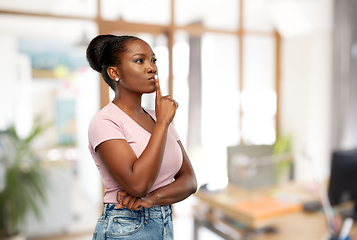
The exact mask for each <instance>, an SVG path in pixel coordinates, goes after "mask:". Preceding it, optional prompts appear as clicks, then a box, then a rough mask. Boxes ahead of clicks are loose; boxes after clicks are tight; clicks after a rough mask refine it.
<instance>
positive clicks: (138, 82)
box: [118, 40, 157, 93]
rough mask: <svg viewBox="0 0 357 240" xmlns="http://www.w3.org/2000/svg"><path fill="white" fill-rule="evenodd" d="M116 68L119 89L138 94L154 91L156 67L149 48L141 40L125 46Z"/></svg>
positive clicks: (153, 56)
mask: <svg viewBox="0 0 357 240" xmlns="http://www.w3.org/2000/svg"><path fill="white" fill-rule="evenodd" d="M126 48H127V51H125V52H124V53H122V56H121V64H120V66H119V67H118V69H119V75H120V82H119V84H120V85H121V87H124V88H126V89H127V90H129V91H133V92H138V93H151V92H154V91H155V90H156V87H155V75H157V66H156V58H155V54H154V52H153V51H152V49H151V47H150V46H149V45H148V44H147V43H146V42H144V41H142V40H134V41H131V42H128V43H127V45H126Z"/></svg>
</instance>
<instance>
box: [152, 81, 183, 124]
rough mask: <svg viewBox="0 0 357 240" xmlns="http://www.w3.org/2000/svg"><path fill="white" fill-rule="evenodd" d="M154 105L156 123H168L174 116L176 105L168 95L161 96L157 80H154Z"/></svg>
mask: <svg viewBox="0 0 357 240" xmlns="http://www.w3.org/2000/svg"><path fill="white" fill-rule="evenodd" d="M155 85H156V103H155V112H156V118H157V122H161V121H162V122H167V123H170V122H171V121H172V120H173V118H174V117H175V114H176V109H177V108H178V103H177V102H176V101H175V100H173V99H172V98H171V96H170V95H167V96H162V93H161V88H160V83H159V78H157V79H156V82H155Z"/></svg>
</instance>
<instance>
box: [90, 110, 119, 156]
mask: <svg viewBox="0 0 357 240" xmlns="http://www.w3.org/2000/svg"><path fill="white" fill-rule="evenodd" d="M88 139H89V143H90V144H91V146H92V148H93V150H95V149H96V147H97V146H98V145H99V144H101V143H102V142H105V141H107V140H111V139H125V140H126V138H125V135H124V130H123V127H122V125H120V124H118V123H115V122H114V121H113V120H112V119H110V118H109V117H107V116H105V115H96V116H94V117H93V119H92V121H91V122H90V124H89V129H88Z"/></svg>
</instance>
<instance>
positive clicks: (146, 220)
mask: <svg viewBox="0 0 357 240" xmlns="http://www.w3.org/2000/svg"><path fill="white" fill-rule="evenodd" d="M144 209H145V223H146V224H147V223H148V222H149V209H148V208H144Z"/></svg>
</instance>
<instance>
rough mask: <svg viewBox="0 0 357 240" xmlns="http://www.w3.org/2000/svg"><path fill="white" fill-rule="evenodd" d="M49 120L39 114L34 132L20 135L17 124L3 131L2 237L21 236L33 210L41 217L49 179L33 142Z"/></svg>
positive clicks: (0, 149)
mask: <svg viewBox="0 0 357 240" xmlns="http://www.w3.org/2000/svg"><path fill="white" fill-rule="evenodd" d="M47 126H48V124H42V122H41V121H40V119H39V118H36V120H35V121H34V125H33V128H32V131H31V133H30V134H29V136H28V137H26V138H20V137H19V136H18V134H17V133H16V129H15V127H14V126H11V127H9V128H8V129H7V130H6V131H3V132H1V133H0V164H1V166H0V168H1V169H2V171H1V172H2V173H0V178H1V179H0V239H19V237H16V236H20V227H21V224H22V223H23V221H24V219H25V217H26V216H27V214H29V213H30V212H32V213H34V214H35V216H36V217H37V218H39V217H40V209H39V204H40V203H43V202H44V201H45V196H46V190H47V188H48V182H47V180H46V175H45V171H44V169H43V167H42V164H41V159H40V158H39V157H38V155H37V154H36V153H35V151H34V150H33V147H32V146H31V145H32V143H33V140H34V139H35V138H37V137H38V136H39V135H40V134H41V133H42V132H43V131H44V130H45V129H46V128H47Z"/></svg>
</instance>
